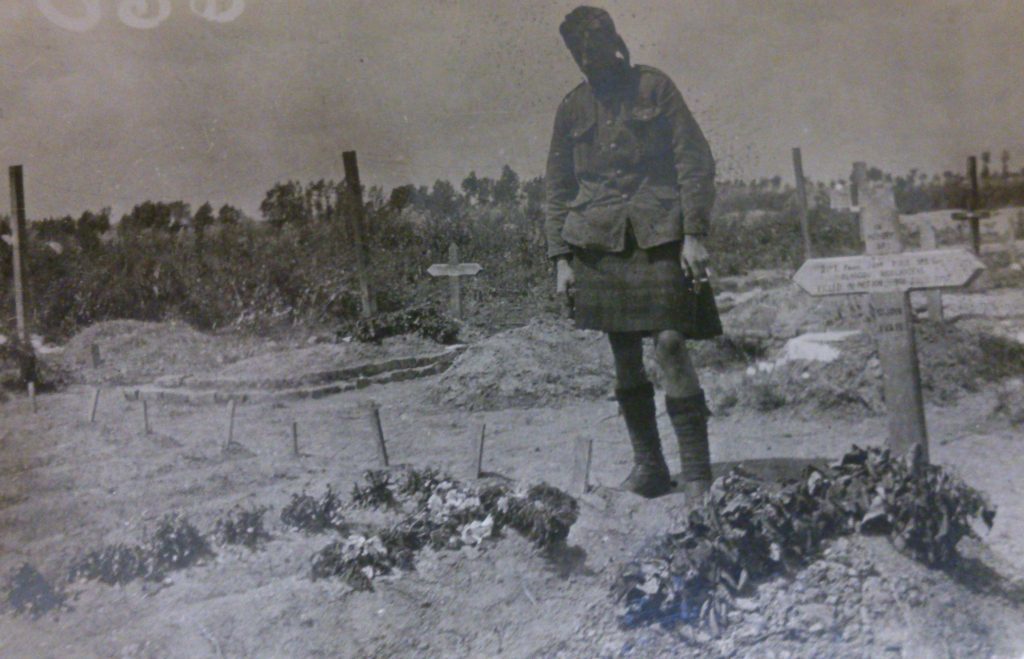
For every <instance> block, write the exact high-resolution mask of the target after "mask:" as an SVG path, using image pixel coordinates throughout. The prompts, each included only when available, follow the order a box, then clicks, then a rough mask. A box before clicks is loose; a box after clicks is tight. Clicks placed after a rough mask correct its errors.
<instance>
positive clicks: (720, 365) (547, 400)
mask: <svg viewBox="0 0 1024 659" xmlns="http://www.w3.org/2000/svg"><path fill="white" fill-rule="evenodd" d="M644 344H645V345H644V364H645V366H646V368H647V373H648V375H649V376H650V378H651V379H652V381H654V383H655V384H659V383H660V373H659V372H658V368H657V366H656V364H655V361H654V355H653V343H652V341H651V340H650V339H646V340H645V341H644ZM690 350H691V353H692V358H693V361H694V364H695V365H696V366H697V368H699V369H713V370H723V369H728V368H735V367H740V366H744V367H745V366H746V365H747V364H748V363H750V362H752V361H753V360H755V359H758V358H761V357H764V356H765V354H766V351H767V348H766V344H765V343H764V342H762V341H760V340H758V339H745V338H737V337H730V336H724V337H719V338H718V339H715V340H713V341H695V342H691V344H690ZM614 387H615V367H614V364H613V362H612V353H611V348H610V346H609V345H608V339H607V338H606V337H605V335H604V334H602V333H600V332H592V331H585V330H576V329H574V328H573V327H572V326H571V324H570V323H569V322H568V321H562V320H535V321H533V322H531V323H530V324H529V325H525V326H523V327H518V328H516V329H512V330H508V331H505V332H501V333H499V334H495V335H493V336H491V337H489V338H487V339H484V340H482V341H480V342H479V343H476V344H474V345H472V346H470V347H469V348H468V349H467V350H466V352H465V353H464V354H462V355H461V356H460V357H459V358H458V359H456V360H455V363H454V364H453V365H452V367H451V368H450V369H449V370H448V371H447V372H446V373H445V374H444V375H443V376H442V377H441V380H440V381H439V382H438V384H437V386H436V388H435V389H434V391H433V392H432V394H431V397H432V399H433V401H434V402H437V403H441V404H444V405H450V406H453V407H459V408H463V409H469V410H497V409H507V408H514V407H547V406H557V405H559V404H562V403H565V402H568V401H573V400H577V401H578V400H586V399H597V398H603V397H606V396H608V395H610V394H611V392H612V390H613V389H614Z"/></svg>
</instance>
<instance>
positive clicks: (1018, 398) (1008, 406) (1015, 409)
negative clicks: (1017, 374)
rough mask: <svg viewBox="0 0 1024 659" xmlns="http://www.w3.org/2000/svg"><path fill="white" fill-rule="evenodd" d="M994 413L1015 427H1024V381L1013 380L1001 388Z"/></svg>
mask: <svg viewBox="0 0 1024 659" xmlns="http://www.w3.org/2000/svg"><path fill="white" fill-rule="evenodd" d="M992 413H993V415H994V416H997V417H1002V418H1004V419H1007V420H1008V421H1009V422H1010V423H1012V424H1013V425H1015V426H1024V380H1022V379H1020V378H1013V379H1012V380H1007V381H1006V382H1004V383H1003V384H1002V386H1000V387H999V392H998V394H997V399H996V407H995V409H994V410H993V411H992Z"/></svg>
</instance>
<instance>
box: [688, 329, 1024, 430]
mask: <svg viewBox="0 0 1024 659" xmlns="http://www.w3.org/2000/svg"><path fill="white" fill-rule="evenodd" d="M916 339H917V354H918V360H919V364H920V370H921V386H922V390H923V392H924V398H925V401H927V402H931V403H935V404H940V405H944V404H949V403H952V402H954V401H955V400H957V399H958V398H959V397H960V396H961V395H963V394H964V393H967V392H976V391H980V390H981V389H982V388H983V387H984V386H986V385H990V384H992V383H996V382H999V381H1000V380H1003V379H1005V378H1009V377H1015V376H1020V375H1022V374H1024V344H1021V343H1019V342H1017V341H1016V340H1013V339H1009V338H1006V337H1004V336H1001V335H998V334H992V333H990V332H988V331H987V330H984V329H980V328H977V327H967V326H965V327H960V326H959V325H955V324H948V323H946V324H936V323H930V322H919V323H918V325H917V326H916ZM773 357H774V359H770V360H763V361H760V362H758V363H756V364H753V365H751V366H749V367H748V368H747V369H746V370H745V371H743V372H733V373H729V374H725V375H723V376H721V377H717V378H708V379H707V381H706V387H707V388H708V389H709V394H710V396H709V397H710V399H711V401H712V408H713V409H714V411H715V412H717V413H728V412H730V411H733V410H741V409H746V410H753V411H756V412H770V411H773V410H777V409H787V410H791V411H792V410H799V411H802V412H806V413H818V412H829V413H855V414H857V413H865V412H867V413H872V414H881V413H884V412H885V400H884V395H883V388H882V368H881V363H880V362H879V359H878V352H877V349H876V347H875V342H874V339H873V338H872V337H871V336H870V335H869V334H867V333H864V332H833V333H821V334H809V335H801V336H799V337H796V338H795V339H792V340H790V341H789V342H787V343H786V344H785V345H784V346H783V348H782V349H781V350H779V351H777V352H776V353H774V354H773Z"/></svg>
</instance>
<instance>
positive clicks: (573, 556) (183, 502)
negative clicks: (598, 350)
mask: <svg viewBox="0 0 1024 659" xmlns="http://www.w3.org/2000/svg"><path fill="white" fill-rule="evenodd" d="M1006 315H1008V316H1013V313H1010V314H1006ZM1018 327H1019V325H1018ZM1011 329H1012V328H1011ZM1022 329H1024V328H1022ZM577 340H578V341H580V342H585V339H577ZM257 354H258V350H257V351H255V352H250V353H249V356H255V355H257ZM275 354H276V353H275ZM468 354H469V353H467V355H468ZM245 357H246V356H245V355H240V356H239V359H237V360H234V362H235V363H236V364H237V363H241V360H242V359H244V358H245ZM464 357H466V356H464ZM513 357H514V356H513ZM257 358H259V359H265V357H257ZM511 358H512V357H509V356H508V355H503V356H502V359H505V360H506V362H507V360H508V359H511ZM190 359H194V357H190ZM460 359H461V358H460ZM502 359H498V360H496V361H494V362H493V363H494V367H496V368H499V367H510V368H511V367H512V366H513V365H510V364H508V363H503V362H502ZM197 361H201V360H198V359H197ZM287 361H288V353H287V352H284V351H282V352H280V355H279V357H278V358H277V361H275V363H276V364H280V363H287ZM305 361H309V360H305ZM315 362H316V360H315V359H314V360H313V362H311V363H315ZM180 363H181V359H179V360H178V361H176V362H175V363H174V364H172V365H171V366H170V367H168V369H170V368H172V367H173V368H177V367H178V366H179V365H180ZM254 363H255V362H254ZM296 363H298V362H296ZM303 363H305V362H303ZM229 367H230V366H229ZM542 367H543V365H541V366H535V367H534V368H542ZM110 368H111V369H112V373H115V374H116V373H118V371H117V368H118V366H117V365H116V364H113V365H111V366H110ZM235 368H242V367H240V366H236V367H235ZM557 368H558V365H557V364H547V369H557ZM738 369H739V371H738V372H740V373H742V367H738ZM546 372H548V373H550V372H551V370H546ZM157 375H159V374H157ZM570 375H571V373H570ZM595 377H596V375H595ZM446 378H448V379H446ZM114 379H116V378H114ZM450 391H452V389H451V382H450V376H433V377H430V378H424V379H420V380H415V381H410V382H402V383H395V384H389V385H383V386H372V387H369V388H366V389H361V390H358V391H353V392H348V393H345V394H343V395H338V396H333V397H329V398H324V399H319V400H305V401H294V402H278V403H267V404H259V405H256V404H254V405H243V406H240V407H239V408H238V410H237V413H236V419H235V427H234V438H235V440H236V441H237V442H239V443H240V444H241V445H242V446H244V447H245V448H246V449H247V450H248V452H247V453H245V454H238V453H234V454H229V455H225V454H224V453H223V451H222V446H223V444H224V442H225V439H226V433H227V425H228V420H227V416H226V412H225V410H224V409H223V408H222V407H200V406H174V405H151V406H150V408H149V415H150V425H151V427H152V430H153V432H152V433H151V434H148V435H147V434H146V433H145V432H144V431H143V418H142V414H143V412H142V406H141V403H140V402H137V401H128V400H126V399H125V398H124V397H123V396H122V395H121V393H120V392H119V391H118V390H116V389H114V388H107V389H104V390H103V392H102V395H101V397H100V401H99V407H98V412H97V420H96V422H95V423H92V424H90V423H89V422H88V420H87V414H88V407H89V403H90V400H91V392H92V388H91V387H87V386H83V385H72V386H70V387H68V388H66V389H64V390H62V391H59V392H56V393H53V394H48V395H45V396H42V397H40V399H39V410H38V412H37V413H36V414H32V413H31V411H30V409H29V407H28V401H27V400H25V398H24V397H23V396H20V395H19V396H13V397H11V398H10V399H9V400H7V401H6V402H3V403H0V412H2V418H3V421H2V427H0V577H4V578H5V577H6V576H7V575H10V574H11V573H12V572H13V570H14V569H15V568H17V567H18V566H20V565H21V564H23V563H25V562H29V563H32V564H34V565H35V566H37V567H38V568H39V569H40V571H41V572H42V573H43V574H44V575H45V576H46V577H48V578H50V579H52V580H55V581H60V580H62V578H63V577H64V575H65V574H66V571H67V568H68V565H69V564H70V563H71V562H72V561H73V560H74V559H75V558H76V557H78V556H80V555H81V554H82V553H84V552H85V551H88V550H90V549H95V548H97V547H99V546H101V545H104V544H108V543H114V542H138V541H140V540H141V539H142V538H144V537H145V534H146V532H147V531H151V530H152V528H153V527H154V525H155V524H156V523H157V521H158V520H159V519H160V518H161V517H162V516H163V515H164V514H166V513H170V512H176V513H183V514H186V515H187V516H188V517H189V519H190V520H191V521H192V522H193V523H194V524H196V526H198V527H199V529H200V530H201V531H203V532H209V531H210V530H212V527H213V525H214V523H215V520H216V519H218V518H219V517H220V516H221V515H223V514H224V513H225V512H227V511H228V510H229V509H231V508H232V507H233V506H235V505H236V504H242V505H265V506H269V507H270V508H271V511H270V513H268V516H267V524H268V529H269V531H270V532H271V533H272V535H273V539H272V540H270V541H269V543H268V544H267V545H266V546H265V547H264V548H263V549H261V550H258V551H255V552H253V551H250V550H248V549H244V548H237V547H230V546H217V547H216V548H215V549H216V552H217V555H216V557H215V558H213V559H210V560H208V561H206V562H204V563H203V564H200V565H197V566H195V567H192V568H189V569H186V570H183V571H178V572H173V573H170V574H169V576H168V578H167V580H165V581H164V582H160V583H153V582H133V583H131V584H129V585H127V586H122V587H109V586H105V585H101V584H98V583H94V582H78V583H74V584H70V585H68V586H67V590H68V593H69V595H70V598H69V601H68V603H69V607H70V608H69V610H65V611H61V612H56V613H50V614H47V615H44V616H42V617H41V618H39V619H36V620H34V619H32V618H30V617H26V616H19V615H15V614H14V613H13V612H12V611H10V610H9V607H8V609H7V610H5V611H4V612H3V613H2V615H0V655H2V656H5V657H6V656H11V657H51V656H52V657H57V656H62V657H63V656H102V657H109V656H114V657H167V656H170V657H203V656H212V657H217V656H395V655H398V656H496V655H507V656H567V657H579V656H778V657H781V656H830V655H832V656H835V655H843V656H887V655H888V656H1005V657H1019V656H1021V654H1022V653H1024V595H1022V593H1024V585H1022V583H1024V582H1022V577H1024V496H1022V495H1024V492H1022V488H1024V485H1022V484H1021V482H1020V479H1019V477H1018V468H1017V466H1018V465H1020V464H1022V463H1024V437H1022V434H1024V433H1022V430H1021V427H1020V426H1015V425H1014V421H1013V419H1012V418H1011V417H1010V416H1008V415H1006V414H1000V413H997V408H998V407H999V405H1000V400H1001V398H1000V396H1001V394H1000V391H999V390H997V388H996V387H992V388H987V387H982V388H981V389H980V390H979V391H974V392H971V391H964V392H962V393H961V394H960V395H958V396H956V397H954V399H952V400H949V401H944V403H945V404H943V405H941V406H940V405H934V404H930V405H929V406H928V410H927V412H928V424H929V431H930V435H931V438H932V447H931V450H932V459H933V461H934V462H936V463H938V464H941V465H944V466H947V467H949V468H950V469H954V470H956V471H957V472H958V473H960V474H961V475H962V476H963V477H964V479H965V480H967V482H968V483H970V484H972V485H974V486H976V487H978V488H979V489H981V490H983V491H985V492H986V493H987V494H988V495H989V496H990V497H991V498H992V500H993V502H994V503H995V504H996V505H997V506H998V515H997V517H996V521H995V526H994V527H993V529H992V530H991V532H989V533H987V534H986V535H985V536H984V537H983V542H982V543H971V544H970V546H968V547H966V552H965V553H966V554H967V555H968V559H969V560H968V559H965V561H964V564H963V565H962V566H961V569H960V570H959V572H957V573H954V574H946V573H943V572H936V571H933V570H927V569H925V568H923V567H921V566H920V565H918V564H916V563H913V562H912V561H910V560H909V559H906V558H904V557H903V556H901V555H899V554H897V553H896V552H895V551H894V550H893V549H892V548H891V547H890V546H889V544H888V543H887V542H886V541H884V540H881V539H860V538H851V539H847V540H843V541H841V542H839V543H836V544H835V545H834V546H833V547H832V548H831V549H830V550H829V551H830V552H832V553H831V554H828V555H827V556H826V557H824V558H823V559H822V561H818V562H816V563H815V564H813V565H811V566H809V567H808V568H807V569H806V570H804V571H803V572H801V573H800V574H798V575H796V576H795V577H794V578H793V579H784V580H779V581H777V582H773V583H769V584H766V585H763V586H761V588H760V589H759V591H758V595H757V597H756V598H755V602H754V606H755V608H757V610H758V611H759V612H760V613H759V615H760V614H763V615H765V616H768V617H770V613H771V612H772V611H782V612H784V614H785V615H784V618H785V619H784V620H780V621H777V624H778V625H781V627H778V629H783V630H785V629H789V630H791V632H792V633H790V632H780V633H778V634H775V633H771V634H767V635H765V636H762V637H758V636H751V637H745V636H736V635H728V634H726V635H724V636H723V637H721V638H717V639H713V638H704V637H701V636H700V635H699V634H689V635H687V634H682V635H681V634H679V633H670V632H666V631H664V630H660V629H658V628H648V629H641V630H632V631H624V630H620V629H619V628H618V626H617V625H616V620H615V612H616V609H615V605H614V602H613V601H612V600H611V598H610V596H609V587H610V585H611V583H612V582H613V580H614V577H615V574H616V569H617V566H619V565H621V564H622V563H623V562H624V561H626V560H628V559H629V558H630V557H631V556H633V555H634V553H635V551H636V550H637V549H638V548H640V547H642V546H643V545H644V544H645V543H647V542H648V541H649V539H650V538H651V537H652V536H653V535H655V534H657V533H663V532H665V531H666V530H668V529H670V528H672V527H673V526H674V525H677V524H678V523H679V521H680V519H681V518H682V516H683V515H684V514H685V512H686V510H687V507H686V506H687V504H686V502H685V500H684V499H683V498H682V496H681V495H670V496H667V497H663V498H661V499H658V500H655V501H644V500H641V499H639V498H636V497H634V496H632V495H628V494H625V493H622V492H619V491H617V490H614V489H612V486H614V484H616V483H617V482H618V481H619V480H620V479H621V478H622V476H623V475H624V474H625V472H626V471H627V468H628V463H629V460H630V454H629V449H628V446H627V443H626V441H625V439H624V428H623V426H622V421H621V419H619V418H618V416H617V414H616V405H615V403H614V402H612V401H610V400H608V398H607V395H606V394H607V391H608V389H607V388H606V382H605V381H603V380H602V381H601V382H600V383H599V384H598V385H595V386H594V390H593V391H592V392H590V394H588V395H586V396H584V397H583V398H575V399H573V398H568V399H562V398H558V399H555V398H552V399H551V400H545V399H544V397H540V398H536V399H531V400H530V401H528V402H529V404H530V405H531V406H529V407H523V406H509V405H503V406H494V408H493V409H489V410H487V411H473V410H474V406H472V405H469V406H461V407H459V406H452V405H450V404H448V403H445V402H444V394H445V392H450ZM370 399H373V400H375V401H376V402H377V403H378V404H379V405H380V409H381V417H382V420H383V427H384V431H385V434H386V436H387V440H388V447H389V451H390V453H391V456H392V460H393V462H399V463H408V464H412V465H416V466H432V467H438V468H442V469H446V470H449V471H451V472H452V473H454V474H456V475H458V474H461V473H464V470H465V467H466V462H467V459H468V452H469V450H468V447H469V445H470V442H471V440H472V438H473V437H474V436H475V435H476V434H477V433H479V431H480V427H481V425H483V424H486V428H487V441H486V454H485V461H484V470H485V471H486V472H490V473H492V474H496V475H500V476H502V477H507V478H510V479H514V480H520V481H525V482H530V483H535V482H541V481H544V482H548V483H551V484H553V485H555V486H557V487H561V488H568V487H569V486H570V471H571V465H572V448H573V442H574V440H575V439H576V438H577V437H589V438H592V439H593V440H594V462H593V472H592V480H593V481H594V482H595V483H596V484H597V486H598V487H597V489H596V491H595V493H593V494H590V495H586V496H585V497H583V498H582V500H581V509H580V510H581V514H580V519H579V520H578V522H577V523H576V525H575V526H574V527H573V530H572V532H571V534H570V536H569V541H568V548H566V549H565V550H563V551H561V552H559V553H557V554H555V555H542V554H540V553H538V552H537V551H536V550H534V549H533V548H532V547H531V546H530V544H529V543H528V542H526V541H525V540H524V539H522V538H520V537H518V536H516V535H515V534H514V533H510V534H509V535H508V536H507V537H505V538H502V539H500V540H499V541H497V542H493V543H490V544H487V545H485V546H482V547H481V548H470V549H463V550H458V551H441V552H432V551H429V550H428V551H424V552H423V553H422V554H421V555H420V557H419V559H418V560H417V563H416V569H415V571H413V572H408V573H401V574H398V575H396V576H394V577H385V578H381V579H379V580H378V581H377V582H376V588H375V590H374V591H373V592H356V591H354V590H353V589H352V588H351V587H349V586H348V585H346V584H345V583H343V582H341V581H337V580H318V581H313V580H311V579H310V560H311V558H312V556H313V554H314V553H315V552H316V551H317V550H319V549H320V548H321V547H323V546H325V545H326V544H328V543H329V542H330V541H331V540H333V539H334V538H333V537H332V536H331V535H330V534H328V535H313V536H306V535H303V534H301V533H298V532H295V531H291V530H289V529H287V528H285V526H284V525H283V524H282V523H281V522H280V521H279V514H280V510H281V508H282V507H283V506H284V505H285V504H286V503H287V502H288V500H289V497H290V495H291V494H293V493H297V492H299V491H301V490H303V489H306V490H308V491H310V492H313V493H319V492H322V491H323V489H324V487H325V486H326V485H328V484H330V485H332V486H333V488H334V489H335V490H336V491H338V492H340V493H342V494H344V495H347V493H348V492H350V491H351V488H352V485H353V484H354V483H355V482H356V481H357V479H359V478H360V476H361V474H362V472H363V471H364V470H366V469H368V468H372V467H374V466H376V452H375V451H376V449H375V446H374V444H373V439H372V434H371V431H370V427H369V424H368V421H367V418H366V416H365V412H364V411H363V410H362V408H361V405H362V404H363V403H365V402H366V401H368V400H370ZM660 406H661V401H659V408H660ZM480 407H487V406H480ZM480 407H477V408H476V409H480ZM293 421H294V422H297V423H298V428H299V438H300V449H301V453H302V455H301V456H300V457H294V456H292V455H291V424H292V422H293ZM659 421H660V424H661V430H662V435H663V437H667V438H668V437H671V436H672V435H671V430H670V428H669V426H668V422H667V419H666V418H665V417H664V415H662V416H661V417H660V419H659ZM884 434H885V420H884V418H883V417H881V416H878V415H876V414H872V413H870V411H866V412H863V413H861V414H842V415H840V414H834V415H833V414H827V413H822V412H820V410H819V412H818V413H815V414H808V413H806V410H804V411H803V412H801V411H800V410H799V409H797V408H796V407H793V406H787V405H783V406H781V407H779V408H778V409H775V410H773V411H770V412H759V411H757V410H754V409H751V408H749V407H744V406H736V407H735V408H734V409H733V410H731V411H730V413H729V414H728V415H718V416H716V417H715V418H714V419H713V420H712V426H711V435H712V454H713V458H714V460H715V462H716V463H724V462H730V461H744V460H747V461H749V460H753V459H758V458H810V457H814V458H818V457H829V458H831V457H836V456H839V455H840V454H842V453H843V452H844V451H845V450H847V449H848V448H849V447H850V446H851V445H852V444H860V445H875V444H880V443H882V441H883V437H884ZM672 444H673V442H666V448H667V454H668V459H669V461H670V463H671V464H673V465H677V464H678V457H677V453H676V451H675V449H674V447H673V445H672ZM493 477H497V476H493ZM829 561H831V562H829ZM836 565H839V566H841V568H842V569H840V568H836V567H835V566H836ZM830 566H831V567H830ZM829 570H839V571H838V572H836V573H835V574H832V573H831V572H829ZM979 573H984V574H985V575H988V576H987V577H986V578H985V579H981V578H979V577H978V574H979ZM844 575H845V576H844ZM832 594H838V597H837V598H836V599H835V601H832V600H828V599H827V598H828V596H830V595H832ZM819 600H820V601H819ZM851 602H853V604H851ZM823 607H825V608H823ZM828 607H831V608H828ZM843 607H846V608H843ZM850 607H852V608H850ZM826 609H827V611H826ZM815 616H817V617H815ZM829 616H831V617H829ZM844 616H847V617H844ZM819 618H820V619H821V620H819ZM848 618H849V619H848ZM854 619H855V620H856V624H854V622H853V621H854ZM937 621H941V624H940V623H939V622H937ZM769 622H770V621H769ZM816 623H820V624H816ZM766 624H768V622H766ZM771 624H776V623H774V622H772V623H771ZM739 628H740V627H737V629H739ZM742 628H743V629H747V628H749V626H744V627H742ZM768 628H770V629H774V627H771V625H770V624H768ZM801 630H802V631H801ZM822 630H824V631H822Z"/></svg>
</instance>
